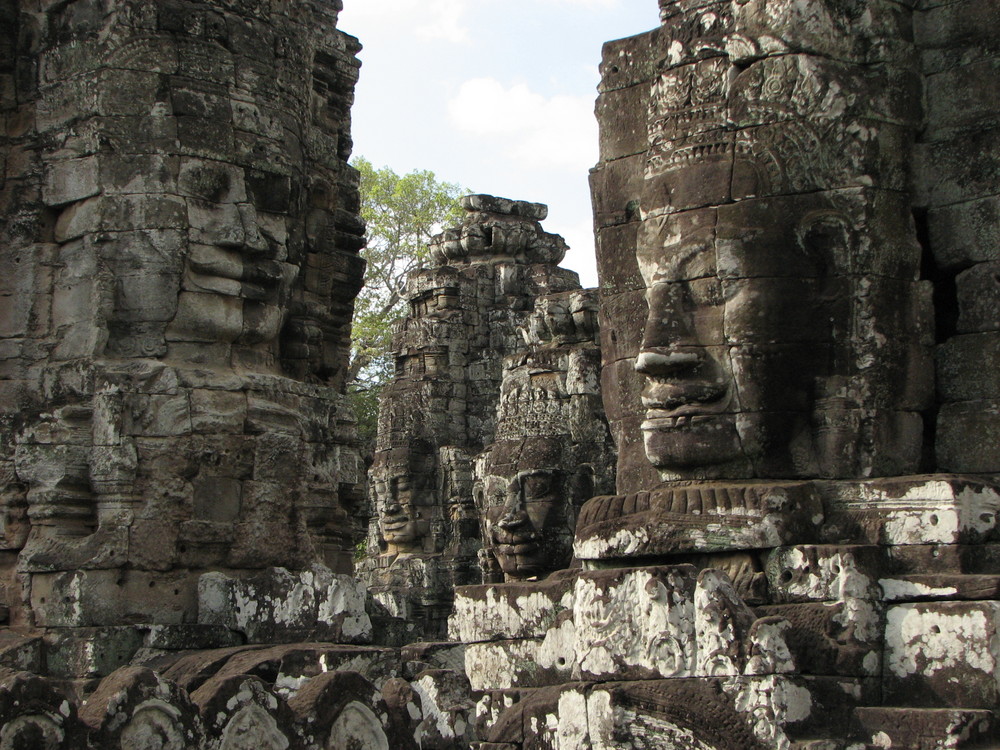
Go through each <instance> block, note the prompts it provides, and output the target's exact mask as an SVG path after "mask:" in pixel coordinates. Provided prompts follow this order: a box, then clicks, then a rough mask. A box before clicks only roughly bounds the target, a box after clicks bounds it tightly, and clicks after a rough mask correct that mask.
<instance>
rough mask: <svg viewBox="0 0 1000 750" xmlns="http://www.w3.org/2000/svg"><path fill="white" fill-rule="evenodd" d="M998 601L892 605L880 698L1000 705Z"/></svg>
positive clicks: (900, 702)
mask: <svg viewBox="0 0 1000 750" xmlns="http://www.w3.org/2000/svg"><path fill="white" fill-rule="evenodd" d="M998 638H1000V601H990V600H976V601H924V602H902V603H897V604H890V605H889V606H888V607H887V608H886V613H885V651H884V654H883V680H882V691H883V692H882V700H883V702H884V703H885V704H886V705H890V706H921V707H926V708H955V709H993V708H994V707H995V706H998V705H1000V684H998V682H997V679H996V674H997V672H998V671H1000V655H998V653H997V650H996V645H995V644H996V643H997V642H998Z"/></svg>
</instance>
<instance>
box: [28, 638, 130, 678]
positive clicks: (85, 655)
mask: <svg viewBox="0 0 1000 750" xmlns="http://www.w3.org/2000/svg"><path fill="white" fill-rule="evenodd" d="M143 636H144V633H143V631H142V630H141V629H140V628H137V627H135V626H132V625H126V626H120V627H114V626H109V627H103V628H74V629H72V630H59V629H56V630H53V631H51V632H50V633H49V634H48V635H46V636H45V656H46V673H47V675H48V676H49V677H55V678H60V677H61V678H84V677H85V678H93V677H104V676H106V675H109V674H111V673H112V672H114V671H115V670H116V669H119V668H120V667H122V666H124V665H126V664H128V663H129V662H130V661H131V659H132V657H133V656H134V655H135V653H136V652H137V651H138V650H139V648H140V647H141V646H142V640H143Z"/></svg>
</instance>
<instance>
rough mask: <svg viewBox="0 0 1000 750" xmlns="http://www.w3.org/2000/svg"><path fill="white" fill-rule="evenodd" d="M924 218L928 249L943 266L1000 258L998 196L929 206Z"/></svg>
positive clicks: (966, 265) (962, 265)
mask: <svg viewBox="0 0 1000 750" xmlns="http://www.w3.org/2000/svg"><path fill="white" fill-rule="evenodd" d="M927 218H928V221H927V223H928V231H929V233H930V246H931V251H932V252H933V253H934V260H935V261H936V262H937V264H938V265H939V266H941V267H942V268H946V269H954V268H965V267H968V266H969V265H971V264H973V263H984V262H989V261H997V260H1000V197H998V196H989V197H986V198H979V199H974V200H970V201H966V202H963V203H957V204H954V205H950V206H941V207H939V208H932V209H931V210H930V212H929V213H928V217H927Z"/></svg>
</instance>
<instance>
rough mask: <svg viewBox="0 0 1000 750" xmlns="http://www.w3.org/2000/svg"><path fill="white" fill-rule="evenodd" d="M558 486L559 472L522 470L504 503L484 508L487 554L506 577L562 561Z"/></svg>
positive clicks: (562, 500)
mask: <svg viewBox="0 0 1000 750" xmlns="http://www.w3.org/2000/svg"><path fill="white" fill-rule="evenodd" d="M564 484H565V482H564V476H563V473H562V472H560V471H556V470H553V469H534V470H529V471H522V472H520V473H518V475H517V476H516V477H514V479H513V480H511V482H510V484H509V486H508V488H507V495H506V500H505V502H504V504H503V505H498V506H494V507H493V508H490V509H489V510H488V511H487V523H488V526H489V529H490V537H491V541H492V544H493V552H494V554H495V555H496V558H497V562H498V563H499V565H500V569H501V570H502V571H503V572H504V574H505V575H506V576H507V577H508V578H512V579H526V578H533V577H535V576H538V575H541V574H544V573H548V572H550V571H552V570H556V569H557V568H559V567H561V566H562V565H563V564H565V563H566V562H568V555H567V551H568V550H567V544H566V541H567V540H566V539H565V538H564V537H566V536H567V535H568V533H569V532H568V530H567V525H568V524H567V518H566V497H565V486H564ZM564 558H566V559H564Z"/></svg>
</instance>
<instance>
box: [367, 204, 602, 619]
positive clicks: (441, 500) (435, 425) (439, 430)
mask: <svg viewBox="0 0 1000 750" xmlns="http://www.w3.org/2000/svg"><path fill="white" fill-rule="evenodd" d="M463 206H464V208H465V210H466V217H465V219H464V220H463V222H462V223H461V225H460V226H458V227H455V228H452V229H447V230H446V231H445V232H443V233H442V234H440V235H439V236H437V237H435V238H434V240H433V241H432V243H431V246H430V252H431V256H432V258H433V265H432V266H430V267H428V268H426V269H424V270H421V271H418V272H415V273H413V274H411V276H410V278H409V280H408V283H407V287H406V290H405V292H404V297H405V299H406V301H407V302H408V303H409V314H408V315H407V316H406V317H405V319H404V320H403V321H402V322H401V324H400V326H399V329H398V331H397V333H396V336H395V338H394V342H393V344H394V350H395V356H396V377H395V379H394V380H393V381H392V382H391V383H390V384H389V385H388V386H387V388H386V389H385V390H384V392H383V396H382V399H381V406H380V411H379V427H378V438H377V444H376V449H375V458H374V463H373V466H372V470H371V472H370V480H371V486H372V495H373V497H372V500H373V505H374V510H375V511H376V513H375V515H374V516H373V518H372V521H371V524H370V533H369V537H368V545H367V549H368V555H367V557H366V559H365V560H363V561H362V562H361V564H360V565H359V569H358V572H359V576H360V578H361V579H362V580H363V581H364V582H365V583H367V584H368V586H369V587H370V590H371V592H372V594H373V597H374V598H375V599H376V600H377V601H378V602H379V603H380V604H381V605H382V606H384V607H385V610H386V611H385V613H384V616H388V617H389V618H393V619H396V620H403V621H405V622H407V623H408V625H409V628H408V630H409V636H408V637H409V638H410V639H412V638H413V637H414V636H415V635H420V636H421V637H423V638H429V639H441V638H444V637H445V635H446V632H447V618H448V614H449V613H450V611H451V605H452V598H453V592H454V588H455V586H456V585H463V584H472V583H481V582H482V581H483V580H484V576H485V580H503V579H504V576H505V575H506V576H509V577H512V578H514V579H521V578H528V577H535V576H538V575H539V574H545V573H549V572H551V571H553V570H556V569H558V568H561V567H563V566H564V565H568V564H569V562H570V558H571V551H570V548H571V546H572V529H573V519H574V518H575V515H576V511H577V509H578V508H579V506H580V505H582V504H583V502H584V501H585V500H587V499H588V498H589V497H591V496H593V494H594V493H595V488H596V490H597V491H610V490H611V489H613V487H614V468H613V447H612V444H611V438H610V433H609V431H608V428H607V424H606V421H605V419H604V409H603V406H602V404H601V399H600V378H599V371H600V348H599V345H598V332H597V297H596V293H595V292H594V290H582V289H581V288H580V284H579V281H578V279H577V276H576V274H575V273H574V272H572V271H568V270H567V269H563V268H560V267H559V266H558V265H557V263H558V262H559V261H560V260H562V257H563V255H564V253H565V251H566V245H565V242H564V241H563V239H562V237H559V236H558V235H553V234H549V233H546V232H544V231H543V230H542V228H541V225H540V223H539V222H540V221H541V220H543V219H545V217H546V214H547V212H548V209H547V208H546V207H545V206H544V205H541V204H537V203H527V202H524V201H511V200H507V199H504V198H496V197H494V196H488V195H472V196H467V197H466V198H464V199H463ZM390 622H391V620H390ZM397 629H398V626H397ZM406 630H407V628H405V627H404V634H405V631H406Z"/></svg>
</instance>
